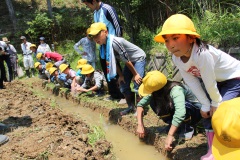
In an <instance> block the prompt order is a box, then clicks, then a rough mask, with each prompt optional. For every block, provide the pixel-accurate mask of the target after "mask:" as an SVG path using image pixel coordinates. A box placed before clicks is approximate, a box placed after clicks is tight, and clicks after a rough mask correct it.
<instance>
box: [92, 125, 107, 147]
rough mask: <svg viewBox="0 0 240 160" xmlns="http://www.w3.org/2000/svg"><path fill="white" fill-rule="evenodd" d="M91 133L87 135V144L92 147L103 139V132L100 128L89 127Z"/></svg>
mask: <svg viewBox="0 0 240 160" xmlns="http://www.w3.org/2000/svg"><path fill="white" fill-rule="evenodd" d="M90 130H91V133H89V134H88V143H89V144H90V145H91V146H94V145H95V143H96V142H97V141H99V140H101V139H105V132H104V130H103V129H102V127H100V126H91V127H90Z"/></svg>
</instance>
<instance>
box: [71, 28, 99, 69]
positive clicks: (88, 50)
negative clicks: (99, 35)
mask: <svg viewBox="0 0 240 160" xmlns="http://www.w3.org/2000/svg"><path fill="white" fill-rule="evenodd" d="M88 33H89V29H87V31H86V37H83V38H81V39H80V41H78V42H77V43H76V44H75V45H74V46H73V48H74V50H75V51H76V52H77V53H79V54H80V55H81V56H82V59H86V60H87V62H88V64H90V65H91V66H92V67H93V68H94V69H95V68H96V60H97V58H96V43H95V42H94V41H93V40H92V38H90V37H89V35H88ZM79 46H82V48H83V51H81V50H80V49H79Z"/></svg>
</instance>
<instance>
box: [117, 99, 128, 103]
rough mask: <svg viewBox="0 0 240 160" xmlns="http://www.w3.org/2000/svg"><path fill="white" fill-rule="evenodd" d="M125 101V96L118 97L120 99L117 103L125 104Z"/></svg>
mask: <svg viewBox="0 0 240 160" xmlns="http://www.w3.org/2000/svg"><path fill="white" fill-rule="evenodd" d="M126 103H127V101H126V99H125V98H122V99H120V101H119V102H118V104H126Z"/></svg>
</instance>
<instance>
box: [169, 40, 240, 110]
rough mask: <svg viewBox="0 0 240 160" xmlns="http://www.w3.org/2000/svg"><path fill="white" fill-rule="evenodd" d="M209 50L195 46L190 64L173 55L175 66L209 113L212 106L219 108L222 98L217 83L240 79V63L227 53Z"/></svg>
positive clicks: (212, 48) (203, 108) (214, 49)
mask: <svg viewBox="0 0 240 160" xmlns="http://www.w3.org/2000/svg"><path fill="white" fill-rule="evenodd" d="M208 47H209V49H206V48H202V47H198V45H197V44H194V46H193V49H192V53H191V56H190V58H189V60H188V62H186V63H184V62H182V60H181V58H180V57H176V56H174V55H173V57H172V59H173V62H174V64H175V65H176V66H177V67H178V68H179V71H180V73H181V75H182V77H183V79H184V81H185V83H186V84H187V85H188V86H189V87H190V89H191V90H192V91H193V93H194V94H195V95H196V97H197V98H198V100H199V101H200V102H201V103H202V108H201V110H202V111H205V112H207V111H209V110H210V105H212V106H214V107H218V106H219V104H220V103H221V101H222V96H221V95H220V93H219V90H218V88H217V82H223V81H226V80H229V79H233V78H237V77H240V61H238V60H237V59H235V58H233V57H231V56H230V55H228V54H226V53H225V52H223V51H221V50H218V49H216V48H214V47H213V46H210V45H208ZM198 78H201V79H202V81H203V83H204V85H205V88H206V90H207V93H208V94H209V96H210V98H211V100H212V102H211V104H210V101H209V99H208V98H207V96H206V94H205V92H204V90H203V88H202V86H201V83H200V81H199V79H198Z"/></svg>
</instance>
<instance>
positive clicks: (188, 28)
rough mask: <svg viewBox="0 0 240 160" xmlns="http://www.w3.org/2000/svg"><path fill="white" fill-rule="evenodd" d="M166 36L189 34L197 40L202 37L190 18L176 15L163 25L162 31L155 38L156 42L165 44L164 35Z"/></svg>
mask: <svg viewBox="0 0 240 160" xmlns="http://www.w3.org/2000/svg"><path fill="white" fill-rule="evenodd" d="M166 34H189V35H195V36H196V37H197V38H199V37H200V35H199V34H198V33H197V32H196V29H195V27H194V24H193V22H192V20H191V19H190V18H188V17H187V16H185V15H184V14H174V15H172V16H170V17H169V18H168V19H167V20H166V21H165V22H164V24H163V27H162V31H161V32H160V33H159V34H158V35H156V36H155V37H154V40H155V41H156V42H160V43H164V42H165V41H164V39H163V37H162V36H163V35H166Z"/></svg>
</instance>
